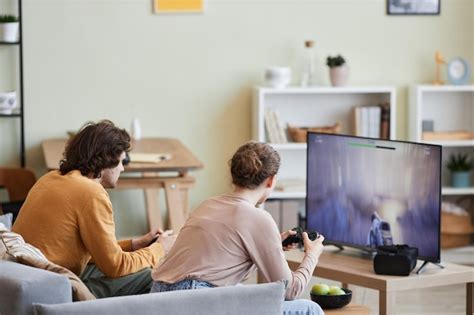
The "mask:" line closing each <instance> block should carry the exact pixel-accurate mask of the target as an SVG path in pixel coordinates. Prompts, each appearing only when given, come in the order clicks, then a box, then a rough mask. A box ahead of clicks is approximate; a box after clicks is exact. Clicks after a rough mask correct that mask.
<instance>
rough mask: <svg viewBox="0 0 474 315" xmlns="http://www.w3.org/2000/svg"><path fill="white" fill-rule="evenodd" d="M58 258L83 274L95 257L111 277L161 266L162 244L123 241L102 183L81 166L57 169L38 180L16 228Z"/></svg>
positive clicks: (77, 272) (64, 265) (102, 269)
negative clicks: (141, 245)
mask: <svg viewBox="0 0 474 315" xmlns="http://www.w3.org/2000/svg"><path fill="white" fill-rule="evenodd" d="M12 230H13V232H16V233H18V234H20V235H21V236H23V238H24V239H25V241H26V242H27V243H30V244H32V245H33V246H36V247H37V248H39V249H40V250H41V251H42V252H43V254H44V255H45V256H46V257H47V258H48V259H49V260H50V261H52V262H53V263H56V264H58V265H60V266H63V267H65V268H67V269H69V270H71V271H72V272H74V273H75V274H77V275H80V274H81V273H82V272H83V271H84V268H85V267H86V265H87V262H88V261H89V260H90V259H91V257H92V259H93V261H94V263H95V264H96V265H97V267H98V268H99V269H100V270H101V271H102V272H103V273H104V274H105V275H106V276H107V277H121V276H125V275H128V274H131V273H134V272H137V271H139V270H141V269H143V268H145V267H155V266H157V265H158V262H159V260H160V259H161V258H162V257H163V256H164V251H163V248H162V246H161V244H158V243H154V244H153V245H151V246H149V247H146V248H143V249H140V250H136V251H134V252H132V251H131V250H132V249H131V247H132V241H131V240H125V241H121V242H117V239H116V238H115V224H114V218H113V210H112V204H111V202H110V198H109V195H108V193H107V191H106V190H105V189H104V188H103V187H102V185H100V184H99V183H97V182H95V181H94V180H91V179H89V178H87V177H85V176H82V175H81V173H80V172H79V171H72V172H69V173H68V174H66V175H64V176H63V175H61V174H60V173H59V172H58V171H51V172H49V173H48V174H46V175H44V176H43V177H42V178H40V179H39V180H38V182H37V183H36V184H35V185H34V186H33V188H32V189H31V191H30V193H29V194H28V197H27V198H26V201H25V203H24V204H23V207H22V208H21V210H20V214H19V216H18V218H17V220H16V222H15V224H14V226H13V228H12Z"/></svg>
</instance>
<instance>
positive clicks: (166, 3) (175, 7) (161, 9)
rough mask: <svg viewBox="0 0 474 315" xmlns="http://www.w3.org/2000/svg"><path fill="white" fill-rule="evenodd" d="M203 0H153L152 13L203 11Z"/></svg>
mask: <svg viewBox="0 0 474 315" xmlns="http://www.w3.org/2000/svg"><path fill="white" fill-rule="evenodd" d="M204 6H205V0H153V13H155V14H168V13H171V14H173V13H175V14H179V13H204Z"/></svg>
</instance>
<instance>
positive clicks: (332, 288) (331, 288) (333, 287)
mask: <svg viewBox="0 0 474 315" xmlns="http://www.w3.org/2000/svg"><path fill="white" fill-rule="evenodd" d="M337 289H341V287H338V286H337V285H331V286H329V290H337Z"/></svg>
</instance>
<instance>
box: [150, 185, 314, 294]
mask: <svg viewBox="0 0 474 315" xmlns="http://www.w3.org/2000/svg"><path fill="white" fill-rule="evenodd" d="M316 264H317V258H316V257H315V256H313V255H311V254H306V255H305V257H304V259H303V261H302V262H301V265H300V266H299V267H298V269H297V270H296V271H294V272H292V271H291V270H290V268H289V266H288V263H287V262H286V260H285V255H284V253H283V248H282V245H281V237H280V233H279V231H278V228H277V226H276V223H275V221H273V218H272V217H271V215H270V214H269V213H268V212H266V211H265V210H263V209H259V208H256V207H255V206H254V205H252V204H250V203H249V202H248V201H247V200H245V199H244V198H242V197H241V196H239V195H237V194H230V195H223V196H218V197H214V198H211V199H208V200H206V201H204V202H203V203H202V204H201V205H199V207H198V208H197V209H195V210H194V212H193V213H192V215H191V216H190V217H189V219H188V220H187V221H186V224H185V225H184V227H183V228H182V229H181V231H180V233H179V235H178V238H177V240H176V243H175V244H174V246H173V247H172V249H171V251H170V253H169V254H168V255H167V256H166V258H165V260H164V261H163V263H162V264H161V265H160V266H159V267H158V268H157V269H155V270H154V271H153V279H154V280H155V281H162V282H166V283H176V282H178V281H181V280H183V279H187V278H189V279H199V280H204V281H207V282H209V283H212V284H213V285H215V286H228V285H235V284H237V283H239V282H241V281H242V280H243V279H244V278H245V277H246V276H247V275H248V274H249V273H250V272H251V271H252V270H253V269H254V268H255V267H257V268H258V270H259V271H260V272H261V274H262V276H263V277H264V279H265V281H267V282H273V281H278V280H287V281H288V287H287V289H286V295H285V297H286V299H287V300H292V299H295V298H296V297H298V296H299V295H300V294H301V293H302V292H303V290H304V289H305V287H306V285H307V284H308V282H309V280H310V279H311V275H312V274H313V271H314V268H315V267H316Z"/></svg>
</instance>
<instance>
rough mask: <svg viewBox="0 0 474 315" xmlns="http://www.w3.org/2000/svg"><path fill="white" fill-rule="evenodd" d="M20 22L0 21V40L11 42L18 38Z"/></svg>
mask: <svg viewBox="0 0 474 315" xmlns="http://www.w3.org/2000/svg"><path fill="white" fill-rule="evenodd" d="M19 28H20V23H18V22H14V23H0V41H2V42H7V43H12V42H17V41H18V39H19Z"/></svg>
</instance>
